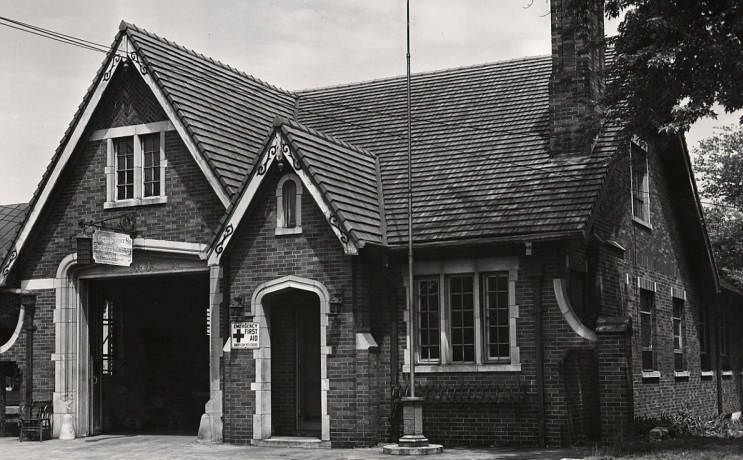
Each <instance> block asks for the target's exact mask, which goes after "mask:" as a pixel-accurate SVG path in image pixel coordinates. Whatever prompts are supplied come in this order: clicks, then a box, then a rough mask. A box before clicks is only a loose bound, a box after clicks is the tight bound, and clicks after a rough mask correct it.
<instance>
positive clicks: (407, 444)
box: [382, 398, 444, 455]
mask: <svg viewBox="0 0 743 460" xmlns="http://www.w3.org/2000/svg"><path fill="white" fill-rule="evenodd" d="M401 402H402V420H403V436H402V437H401V438H400V439H399V440H398V442H397V444H388V445H386V446H382V453H384V454H389V455H429V454H440V453H441V452H443V451H444V446H442V445H441V444H429V443H428V439H427V438H426V437H425V436H423V398H402V401H401Z"/></svg>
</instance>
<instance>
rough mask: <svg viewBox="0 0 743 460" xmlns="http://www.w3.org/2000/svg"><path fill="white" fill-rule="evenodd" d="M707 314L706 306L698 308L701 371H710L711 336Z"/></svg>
mask: <svg viewBox="0 0 743 460" xmlns="http://www.w3.org/2000/svg"><path fill="white" fill-rule="evenodd" d="M709 316H710V315H709V310H708V309H707V308H705V307H700V308H699V329H698V334H699V363H700V368H701V369H700V370H701V371H702V372H710V371H712V337H711V334H710V325H711V323H710V318H709Z"/></svg>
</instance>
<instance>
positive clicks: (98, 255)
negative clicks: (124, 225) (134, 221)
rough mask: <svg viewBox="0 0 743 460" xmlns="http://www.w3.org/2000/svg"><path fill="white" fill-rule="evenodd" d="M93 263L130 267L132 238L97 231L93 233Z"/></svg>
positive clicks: (120, 234) (121, 234) (123, 234)
mask: <svg viewBox="0 0 743 460" xmlns="http://www.w3.org/2000/svg"><path fill="white" fill-rule="evenodd" d="M93 261H95V263H97V264H106V265H119V266H121V267H128V266H130V265H131V264H132V237H131V236H129V235H127V234H125V233H115V232H109V231H105V230H96V231H95V233H93Z"/></svg>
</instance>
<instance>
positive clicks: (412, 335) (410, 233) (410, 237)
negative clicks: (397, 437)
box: [405, 0, 415, 398]
mask: <svg viewBox="0 0 743 460" xmlns="http://www.w3.org/2000/svg"><path fill="white" fill-rule="evenodd" d="M405 58H406V59H407V64H408V73H407V92H408V315H409V319H408V323H409V324H410V343H408V358H409V359H408V363H410V366H409V367H410V397H411V398H414V397H415V353H414V351H413V349H414V348H415V309H414V308H413V305H414V302H413V299H414V297H413V296H414V294H415V284H414V283H413V160H412V157H413V155H412V150H413V148H412V132H413V131H412V123H411V119H410V118H411V117H410V112H411V109H410V0H407V52H406V54H405Z"/></svg>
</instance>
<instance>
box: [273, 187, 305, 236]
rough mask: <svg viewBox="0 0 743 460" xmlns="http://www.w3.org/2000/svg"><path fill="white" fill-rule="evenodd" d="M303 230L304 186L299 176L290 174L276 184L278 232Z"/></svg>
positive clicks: (290, 232)
mask: <svg viewBox="0 0 743 460" xmlns="http://www.w3.org/2000/svg"><path fill="white" fill-rule="evenodd" d="M301 232H302V186H301V184H300V182H299V178H298V177H297V176H295V175H294V174H288V175H286V176H284V177H282V178H281V180H280V181H279V183H278V185H277V186H276V234H277V235H286V234H292V233H301Z"/></svg>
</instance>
